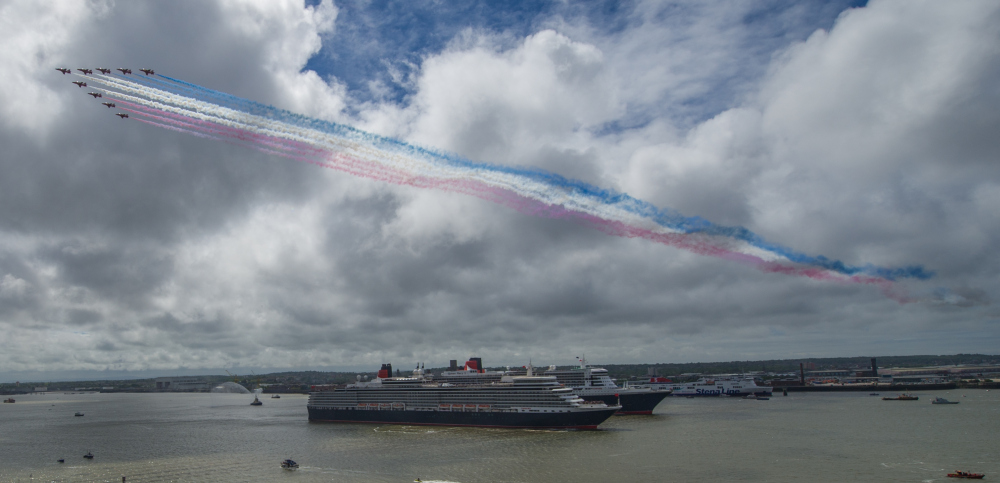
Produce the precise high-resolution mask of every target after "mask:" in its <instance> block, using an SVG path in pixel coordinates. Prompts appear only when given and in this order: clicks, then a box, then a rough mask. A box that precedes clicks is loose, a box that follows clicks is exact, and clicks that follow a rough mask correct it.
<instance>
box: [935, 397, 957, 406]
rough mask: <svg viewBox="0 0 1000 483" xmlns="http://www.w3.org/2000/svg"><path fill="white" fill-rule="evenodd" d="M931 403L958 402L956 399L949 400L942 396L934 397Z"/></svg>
mask: <svg viewBox="0 0 1000 483" xmlns="http://www.w3.org/2000/svg"><path fill="white" fill-rule="evenodd" d="M931 404H958V401H949V400H947V399H945V398H943V397H936V398H934V400H933V401H931Z"/></svg>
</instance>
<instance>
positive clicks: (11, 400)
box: [3, 397, 14, 404]
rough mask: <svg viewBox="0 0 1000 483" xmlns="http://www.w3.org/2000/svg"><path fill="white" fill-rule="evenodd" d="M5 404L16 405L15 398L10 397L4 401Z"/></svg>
mask: <svg viewBox="0 0 1000 483" xmlns="http://www.w3.org/2000/svg"><path fill="white" fill-rule="evenodd" d="M3 402H5V403H9V404H13V403H14V398H12V397H9V398H7V399H4V400H3Z"/></svg>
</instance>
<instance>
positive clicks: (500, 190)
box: [85, 74, 933, 302]
mask: <svg viewBox="0 0 1000 483" xmlns="http://www.w3.org/2000/svg"><path fill="white" fill-rule="evenodd" d="M85 77H86V78H87V79H88V80H89V81H90V82H91V83H92V84H98V85H101V86H103V87H96V89H97V90H98V91H100V92H101V93H103V94H104V95H105V96H106V97H110V98H113V99H114V100H115V101H114V102H115V104H116V105H117V107H118V108H120V109H122V110H124V111H127V112H128V113H130V114H132V115H133V117H131V118H130V119H135V120H138V121H140V122H143V123H146V124H150V125H154V126H158V127H162V128H165V129H169V130H173V131H179V132H184V133H188V134H192V135H195V136H199V137H203V138H209V139H215V140H219V141H224V142H228V143H233V144H238V145H243V146H247V147H250V148H252V149H256V150H258V151H262V152H265V153H269V154H273V155H277V156H282V157H285V158H288V159H293V160H296V161H301V162H306V163H310V164H315V165H317V166H322V167H325V168H330V169H335V170H338V171H342V172H346V173H350V174H353V175H355V176H359V177H363V178H368V179H373V180H379V181H384V182H388V183H393V184H397V185H407V186H413V187H418V188H432V189H437V190H441V191H450V192H456V193H463V194H466V195H470V196H475V197H477V198H481V199H484V200H488V201H492V202H494V203H498V204H501V205H504V206H507V207H510V208H512V209H514V210H517V211H519V212H521V213H527V214H531V215H535V216H542V217H547V218H567V219H573V220H576V221H578V222H582V223H585V224H588V225H590V226H592V227H593V228H595V229H597V230H599V231H601V232H604V233H607V234H609V235H615V236H620V237H625V238H643V239H647V240H650V241H654V242H657V243H661V244H664V245H669V246H672V247H676V248H680V249H683V250H687V251H690V252H694V253H697V254H701V255H708V256H713V257H718V258H722V259H726V260H732V261H736V262H740V263H743V264H747V265H751V266H754V267H756V268H758V269H760V270H762V271H764V272H771V273H783V274H787V275H796V276H801V277H808V278H812V279H816V280H828V281H836V282H842V283H859V284H868V285H875V286H877V287H879V288H880V289H881V290H882V292H883V293H884V294H886V295H887V296H889V297H891V298H893V299H895V300H897V301H900V302H909V301H912V299H910V298H909V297H908V296H907V295H905V293H904V292H903V291H902V290H901V289H899V288H897V287H896V282H897V281H899V280H902V279H917V280H925V279H928V278H930V277H931V276H932V275H933V274H932V273H930V272H927V271H925V270H924V269H923V267H920V266H911V267H903V268H892V267H879V266H875V265H870V264H868V265H862V266H851V265H847V264H845V263H843V262H841V261H838V260H831V259H829V258H826V257H824V256H822V255H807V254H804V253H800V252H797V251H794V250H792V249H790V248H788V247H784V246H781V245H778V244H775V243H772V242H769V241H766V240H764V239H763V238H761V237H760V236H758V235H757V234H755V233H753V232H751V231H750V230H748V229H746V228H743V227H739V226H736V227H732V226H722V225H717V224H714V223H712V222H710V221H708V220H705V219H704V218H701V217H687V216H683V215H681V214H680V213H677V212H675V211H673V210H669V209H661V208H658V207H656V206H654V205H652V204H651V203H648V202H645V201H642V200H639V199H636V198H633V197H632V196H629V195H628V194H625V193H619V192H616V191H613V190H608V189H602V188H599V187H596V186H593V185H590V184H587V183H584V182H582V181H578V180H573V179H569V178H565V177H563V176H560V175H558V174H554V173H550V172H547V171H543V170H540V169H530V168H515V167H509V166H500V165H495V164H489V163H477V162H473V161H470V160H467V159H464V158H461V157H458V156H456V155H453V154H449V153H444V152H440V151H436V150H432V149H427V148H422V147H418V146H414V145H411V144H408V143H405V142H403V141H400V140H396V139H392V138H387V137H383V136H378V135H375V134H371V133H367V132H364V131H361V130H358V129H354V128H352V127H350V126H345V125H342V124H336V123H331V122H327V121H322V120H319V119H313V118H309V117H306V116H302V115H300V114H295V113H292V112H289V111H285V110H281V109H277V108H274V107H271V106H267V105H263V104H259V103H256V102H253V101H249V100H246V99H241V98H238V97H235V96H232V95H229V94H226V93H222V92H218V91H214V90H211V89H207V88H204V87H201V86H198V85H195V84H191V83H188V82H184V81H181V80H178V79H173V78H170V77H166V76H161V75H154V76H149V77H135V76H126V75H107V74H105V75H100V74H98V75H87V76H85Z"/></svg>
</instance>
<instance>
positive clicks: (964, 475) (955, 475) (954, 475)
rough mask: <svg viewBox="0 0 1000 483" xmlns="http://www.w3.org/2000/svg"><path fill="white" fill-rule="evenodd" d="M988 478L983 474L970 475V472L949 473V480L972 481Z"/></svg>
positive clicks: (956, 471) (957, 471)
mask: <svg viewBox="0 0 1000 483" xmlns="http://www.w3.org/2000/svg"><path fill="white" fill-rule="evenodd" d="M984 476H986V475H984V474H982V473H970V472H968V471H961V470H955V472H954V473H948V478H968V479H970V480H981V479H983V477H984Z"/></svg>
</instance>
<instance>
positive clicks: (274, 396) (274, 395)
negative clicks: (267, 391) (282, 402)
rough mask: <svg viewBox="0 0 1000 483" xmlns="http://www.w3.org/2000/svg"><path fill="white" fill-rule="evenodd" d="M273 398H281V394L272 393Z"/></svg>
mask: <svg viewBox="0 0 1000 483" xmlns="http://www.w3.org/2000/svg"><path fill="white" fill-rule="evenodd" d="M271 399H281V396H279V395H277V394H272V395H271Z"/></svg>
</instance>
